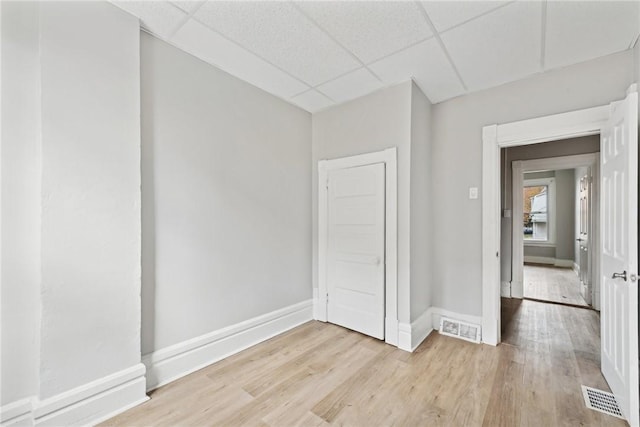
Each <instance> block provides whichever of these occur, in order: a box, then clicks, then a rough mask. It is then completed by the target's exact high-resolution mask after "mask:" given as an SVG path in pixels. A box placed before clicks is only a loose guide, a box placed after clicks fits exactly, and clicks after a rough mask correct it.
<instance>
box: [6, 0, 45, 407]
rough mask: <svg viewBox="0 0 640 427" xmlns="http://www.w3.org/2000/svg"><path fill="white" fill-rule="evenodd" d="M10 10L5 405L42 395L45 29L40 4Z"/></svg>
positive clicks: (13, 4) (24, 4)
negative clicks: (42, 83)
mask: <svg viewBox="0 0 640 427" xmlns="http://www.w3.org/2000/svg"><path fill="white" fill-rule="evenodd" d="M0 9H1V11H2V27H1V28H2V97H1V98H2V156H1V160H2V169H1V170H2V180H1V182H2V193H1V195H2V206H4V207H8V206H10V207H11V208H10V209H6V208H5V209H3V210H2V216H1V218H2V258H1V268H0V271H1V272H2V277H1V280H0V283H1V292H2V298H0V301H1V302H2V307H1V310H0V314H1V316H2V317H1V318H0V328H2V331H1V333H0V337H2V342H1V344H0V347H1V348H2V357H1V360H2V365H0V371H1V372H2V375H1V382H0V399H1V400H0V406H2V405H5V404H8V403H10V402H13V401H16V400H19V399H22V398H26V397H28V396H31V395H34V394H35V393H36V391H37V383H38V377H37V373H38V352H39V348H38V340H39V337H38V332H39V331H38V326H37V323H38V316H39V313H40V310H39V302H38V301H39V298H40V275H39V270H40V148H41V147H40V131H39V130H40V96H39V93H38V86H39V84H38V81H39V78H40V74H39V73H40V64H39V60H38V57H39V43H38V39H39V29H38V6H37V3H35V2H0Z"/></svg>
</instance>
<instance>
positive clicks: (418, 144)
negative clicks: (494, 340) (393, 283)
mask: <svg viewBox="0 0 640 427" xmlns="http://www.w3.org/2000/svg"><path fill="white" fill-rule="evenodd" d="M431 185H432V183H431V103H430V102H429V100H428V99H427V97H426V96H425V95H424V94H423V93H422V91H421V90H420V88H418V86H417V85H416V84H415V83H413V82H412V84H411V292H410V298H411V321H412V322H413V321H414V320H416V319H417V318H418V317H420V316H421V315H422V314H423V313H424V312H425V311H427V309H428V308H429V307H431V287H432V283H431V252H430V251H431V236H430V235H431V227H432V225H433V224H432V223H431V209H432V204H431Z"/></svg>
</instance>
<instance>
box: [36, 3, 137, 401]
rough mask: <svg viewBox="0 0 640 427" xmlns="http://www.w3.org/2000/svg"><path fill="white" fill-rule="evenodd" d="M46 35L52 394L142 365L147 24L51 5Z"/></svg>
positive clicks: (44, 369) (45, 262)
mask: <svg viewBox="0 0 640 427" xmlns="http://www.w3.org/2000/svg"><path fill="white" fill-rule="evenodd" d="M40 31H41V33H40V36H41V38H40V41H41V42H40V43H41V45H40V49H41V50H40V61H41V74H40V77H41V79H40V84H41V86H40V89H41V94H42V105H41V106H42V130H41V132H42V133H41V135H42V225H41V232H42V234H41V237H42V241H41V243H42V246H41V248H42V252H41V256H42V266H41V268H42V269H41V274H42V289H41V292H42V293H41V296H42V299H41V302H42V306H41V307H42V319H41V324H40V329H41V335H40V336H41V339H40V393H39V396H40V398H46V397H50V396H53V395H56V394H59V393H62V392H64V391H67V390H69V389H72V388H74V387H78V386H81V385H84V384H87V383H89V382H91V381H94V380H96V379H99V378H103V377H105V376H107V375H110V374H113V373H115V372H118V371H121V370H124V369H127V368H131V367H133V366H135V365H137V364H138V363H140V71H139V70H140V49H139V32H140V30H139V24H138V20H137V19H135V18H134V17H132V16H131V15H129V14H127V13H125V12H123V11H122V10H120V9H119V8H117V7H115V6H114V5H112V4H109V3H106V2H42V3H40ZM142 392H143V390H141V393H142Z"/></svg>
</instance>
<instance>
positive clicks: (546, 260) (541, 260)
mask: <svg viewBox="0 0 640 427" xmlns="http://www.w3.org/2000/svg"><path fill="white" fill-rule="evenodd" d="M524 262H532V263H534V264H549V265H555V263H556V259H555V258H551V257H547V256H532V255H525V256H524Z"/></svg>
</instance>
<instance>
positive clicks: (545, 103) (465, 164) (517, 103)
mask: <svg viewBox="0 0 640 427" xmlns="http://www.w3.org/2000/svg"><path fill="white" fill-rule="evenodd" d="M632 61H633V53H632V52H631V51H627V52H623V53H619V54H615V55H610V56H607V57H605V58H600V59H597V60H593V61H589V62H585V63H582V64H578V65H574V66H569V67H565V68H562V69H559V70H554V71H550V72H547V73H544V74H539V75H535V76H532V77H529V78H526V79H523V80H520V81H517V82H514V83H510V84H507V85H503V86H500V87H497V88H493V89H489V90H485V91H481V92H477V93H474V94H470V95H466V96H461V97H459V98H455V99H452V100H450V101H446V102H443V103H441V104H437V105H434V106H433V110H432V111H433V116H432V123H433V134H432V143H433V152H432V153H433V161H432V164H433V176H434V182H437V183H443V185H434V191H433V203H434V206H435V208H434V215H433V223H434V224H436V226H435V227H434V232H433V248H434V252H433V264H432V265H433V283H434V293H433V305H435V306H437V307H442V308H444V309H448V310H452V311H454V312H458V313H463V314H469V315H481V313H482V303H481V301H482V280H481V278H482V267H481V251H482V247H481V242H482V240H481V239H482V226H481V220H482V212H481V203H480V199H478V200H469V199H468V187H470V186H478V187H479V186H480V183H481V179H482V137H481V135H482V127H483V126H485V125H490V124H495V123H506V122H511V121H516V120H523V119H527V118H532V117H539V116H545V115H549V114H555V113H561V112H565V111H572V110H577V109H581V108H588V107H594V106H598V105H605V104H608V103H609V102H611V101H615V100H618V99H622V98H623V97H624V95H625V91H626V89H627V87H628V86H629V84H630V83H631V82H632V81H633V80H634V76H633V63H632ZM480 197H482V193H481V194H480Z"/></svg>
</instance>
